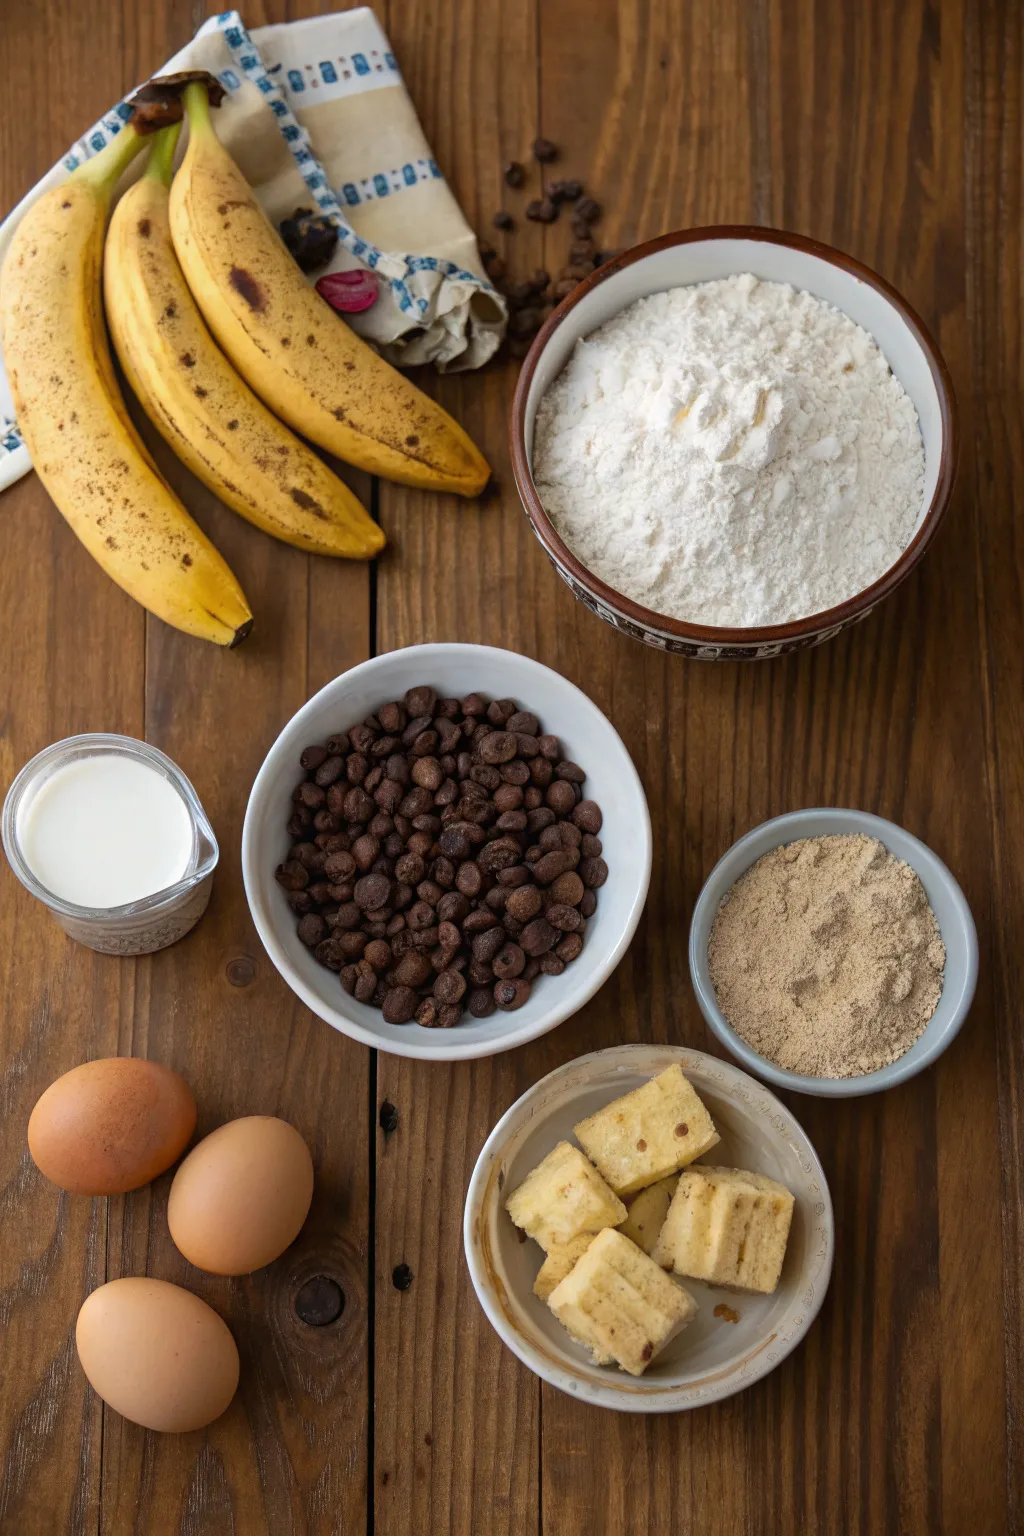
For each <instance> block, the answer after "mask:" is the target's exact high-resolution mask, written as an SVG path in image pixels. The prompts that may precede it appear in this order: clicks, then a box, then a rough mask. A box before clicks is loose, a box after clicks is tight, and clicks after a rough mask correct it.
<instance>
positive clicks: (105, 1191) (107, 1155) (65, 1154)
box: [28, 1056, 196, 1195]
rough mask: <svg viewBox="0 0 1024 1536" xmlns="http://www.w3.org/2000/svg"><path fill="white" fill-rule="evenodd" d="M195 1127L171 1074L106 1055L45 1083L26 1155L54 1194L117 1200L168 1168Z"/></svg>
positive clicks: (188, 1098) (190, 1104)
mask: <svg viewBox="0 0 1024 1536" xmlns="http://www.w3.org/2000/svg"><path fill="white" fill-rule="evenodd" d="M195 1128H196V1101H195V1099H193V1097H192V1094H191V1092H190V1091H189V1088H188V1084H187V1083H186V1082H185V1081H184V1079H182V1078H180V1077H179V1076H178V1074H177V1072H172V1071H171V1069H170V1067H162V1066H160V1065H159V1063H158V1062H155V1061H138V1060H136V1059H135V1058H134V1057H131V1056H108V1057H105V1058H103V1059H102V1060H100V1061H86V1062H83V1064H82V1065H81V1066H80V1067H73V1068H72V1070H71V1071H70V1072H65V1074H64V1076H63V1077H58V1079H57V1081H56V1082H55V1083H51V1084H50V1086H49V1088H47V1090H46V1092H45V1093H44V1094H43V1095H42V1097H41V1098H40V1099H38V1100H37V1101H36V1106H35V1108H34V1109H33V1111H32V1114H31V1116H30V1118H29V1122H28V1149H29V1151H30V1152H31V1154H32V1160H33V1162H34V1163H35V1165H36V1167H37V1168H38V1169H39V1171H40V1173H44V1174H45V1175H46V1177H47V1178H48V1179H50V1180H52V1181H53V1183H54V1184H57V1185H59V1186H60V1188H61V1189H66V1190H69V1191H70V1192H71V1194H73V1195H118V1194H121V1193H123V1191H124V1190H126V1189H138V1188H139V1186H140V1185H141V1184H148V1183H149V1181H150V1179H155V1178H156V1176H157V1174H158V1173H163V1171H164V1169H165V1168H169V1167H170V1166H171V1164H172V1163H173V1162H174V1160H175V1158H178V1157H180V1156H181V1154H182V1152H184V1150H185V1148H186V1147H187V1146H188V1143H189V1138H190V1137H191V1135H192V1132H193V1131H194V1130H195Z"/></svg>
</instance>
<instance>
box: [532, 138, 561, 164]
mask: <svg viewBox="0 0 1024 1536" xmlns="http://www.w3.org/2000/svg"><path fill="white" fill-rule="evenodd" d="M533 158H534V159H535V160H539V161H540V163H541V165H550V164H551V162H552V160H557V159H558V145H557V144H553V143H552V142H551V140H550V139H544V138H537V139H534V141H533Z"/></svg>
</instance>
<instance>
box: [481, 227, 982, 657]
mask: <svg viewBox="0 0 1024 1536" xmlns="http://www.w3.org/2000/svg"><path fill="white" fill-rule="evenodd" d="M710 240H756V241H761V242H763V243H764V244H768V245H779V246H786V247H788V248H790V249H791V250H796V251H802V252H804V253H805V254H806V255H809V256H815V257H818V258H819V259H820V260H822V261H826V262H828V263H829V264H830V265H831V266H834V267H839V268H840V269H841V270H843V271H844V272H847V273H848V274H849V275H850V276H851V277H853V278H856V279H857V280H858V281H859V282H863V283H866V284H868V286H869V287H871V288H874V289H875V291H876V292H877V293H879V294H880V295H881V296H882V298H883V299H885V300H887V301H888V303H889V304H890V305H891V306H892V307H893V309H895V310H896V312H897V313H898V314H899V316H900V317H901V319H902V320H903V321H904V323H905V324H906V326H907V328H908V329H909V330H910V332H911V334H912V335H913V337H914V339H915V341H916V342H917V344H918V346H919V347H920V348H921V351H922V352H923V354H924V357H925V360H926V362H927V364H928V369H929V372H930V373H931V376H932V379H933V381H934V383H935V390H936V394H937V395H938V400H939V416H940V421H941V429H942V430H941V443H940V448H939V472H938V478H937V480H936V482H935V490H934V492H933V494H932V498H931V501H930V502H929V503H928V507H927V510H926V511H925V514H924V517H923V518H922V519H921V523H920V526H919V527H918V529H917V532H916V533H915V534H914V537H913V538H912V539H911V541H910V543H909V544H908V545H907V547H906V549H905V550H904V551H903V552H902V554H901V555H900V556H899V558H898V559H897V560H896V561H895V563H894V564H893V565H891V566H890V567H889V569H888V570H887V571H883V573H882V575H881V576H879V577H878V579H877V580H876V581H873V582H872V583H871V585H870V586H868V587H864V588H863V590H862V591H860V592H856V593H854V595H853V597H849V598H846V599H845V601H843V602H841V603H837V604H836V605H835V606H834V607H832V608H823V609H821V610H820V611H819V612H818V613H812V614H809V615H807V616H805V617H804V618H801V619H791V620H788V621H787V622H786V623H784V624H764V625H759V626H757V627H753V628H749V629H743V628H735V627H726V626H723V625H714V624H694V623H691V622H689V621H688V620H684V619H675V618H672V617H670V616H669V615H668V614H664V613H657V612H655V610H654V609H653V608H645V607H644V606H643V605H642V604H641V603H638V602H636V601H635V600H634V599H633V598H631V597H627V596H626V595H625V594H624V593H622V592H619V591H617V589H616V588H614V587H610V586H608V584H607V583H606V582H604V581H602V580H601V578H600V577H598V576H595V575H594V574H593V572H592V571H590V570H589V568H588V567H587V566H585V565H584V564H583V563H582V561H581V560H580V559H579V558H578V556H577V555H575V554H574V553H573V551H572V550H571V549H570V548H569V546H568V545H567V544H566V543H565V542H564V540H563V539H562V537H561V535H560V534H559V533H558V532H557V530H556V529H555V526H554V524H553V523H552V522H551V520H550V518H549V517H548V515H547V512H546V511H545V509H544V505H543V503H542V501H541V499H540V496H539V495H538V493H537V487H536V485H535V484H534V480H533V472H532V470H531V468H530V463H529V456H528V454H527V451H526V402H527V397H528V395H529V392H530V387H531V385H532V383H533V377H534V374H535V373H536V371H537V365H538V363H539V362H540V359H541V355H542V354H543V352H544V349H545V347H546V346H547V344H548V342H549V341H550V339H551V337H552V335H553V334H554V332H555V331H556V330H557V329H558V327H559V326H560V325H561V324H562V322H563V321H564V320H565V319H566V318H567V317H568V316H569V314H571V312H572V310H573V309H574V308H575V307H576V305H577V304H579V303H580V302H581V300H583V299H584V298H586V296H587V295H588V294H589V293H591V292H593V290H594V289H595V288H596V287H597V286H598V285H599V284H600V283H604V282H607V280H608V279H609V278H610V277H614V276H615V275H616V274H617V273H619V272H621V271H622V270H623V269H624V268H626V267H629V266H632V265H633V264H634V263H635V262H638V261H643V260H645V258H646V257H648V256H653V255H656V254H657V252H659V251H663V250H667V249H669V248H670V247H673V246H678V245H691V244H695V243H697V242H700V241H710ZM509 447H510V452H511V457H512V473H513V476H514V478H515V482H516V488H517V490H518V491H519V498H520V500H521V501H522V503H523V507H524V509H525V511H526V516H527V519H528V520H529V522H530V525H531V527H532V528H533V531H534V533H535V534H536V535H537V538H538V539H539V540H540V543H541V545H542V546H543V548H544V549H545V551H546V552H547V554H548V555H549V557H550V558H551V559H552V560H553V561H554V563H555V564H556V565H557V566H559V567H561V568H562V569H564V570H566V571H568V572H569V574H570V575H571V576H572V577H573V579H574V581H576V582H577V583H578V584H579V585H580V586H582V587H584V588H586V589H587V590H588V591H590V592H591V593H593V595H594V596H595V597H597V598H599V599H600V600H601V602H603V603H604V604H605V605H606V606H607V607H609V608H611V609H612V610H613V611H615V612H618V613H620V614H623V615H624V616H626V617H627V618H629V619H631V620H632V621H633V622H634V623H635V624H638V625H640V626H641V627H642V628H644V629H648V630H653V631H655V632H656V633H659V634H665V635H672V636H674V637H675V638H677V639H680V640H686V641H689V642H690V643H691V644H693V645H698V646H702V647H705V646H707V647H712V646H716V645H717V646H730V645H732V646H737V645H739V646H751V645H758V646H771V645H779V644H785V643H786V642H787V641H794V640H803V639H807V638H809V637H812V636H814V635H817V634H819V633H820V632H821V631H823V630H832V629H841V628H843V627H844V626H845V625H847V624H848V623H850V622H851V621H852V620H853V619H856V618H859V617H861V616H864V615H866V614H867V613H868V612H869V611H870V610H871V609H872V608H874V607H875V605H876V604H877V603H879V602H881V601H882V599H883V598H886V597H888V596H889V594H890V593H891V592H893V591H895V589H896V588H897V587H898V586H899V585H900V583H901V582H902V581H904V580H905V579H906V577H907V576H909V575H910V572H911V571H912V570H913V569H914V567H915V566H916V565H917V563H918V561H919V560H920V559H921V558H922V556H923V555H924V553H925V551H926V549H927V548H928V546H929V544H930V543H931V542H932V539H933V538H934V537H935V534H936V531H937V529H938V526H939V523H940V522H941V520H942V516H943V514H944V513H945V511H946V508H947V506H948V505H949V501H950V498H951V496H952V493H953V484H954V481H955V479H956V471H957V462H958V457H959V425H958V416H957V405H956V395H955V393H954V390H953V380H952V378H951V376H950V372H949V369H948V367H947V366H946V362H945V359H944V358H943V356H942V353H941V352H940V351H939V348H938V345H937V344H936V342H935V341H934V339H933V337H932V335H931V333H930V331H929V330H928V327H927V326H926V325H925V323H924V321H923V320H922V319H921V317H920V315H918V313H917V311H916V310H915V309H913V308H912V306H911V305H910V304H908V303H907V301H906V299H905V298H903V296H902V294H900V293H899V292H897V290H896V289H895V288H894V287H893V286H892V284H891V283H888V282H886V280H885V278H884V277H881V276H880V275H879V274H878V273H877V272H875V271H874V270H873V269H872V268H871V267H868V266H865V264H864V263H863V262H861V261H858V260H857V259H856V258H855V257H853V256H848V255H847V254H846V252H845V251H840V250H837V249H836V248H835V247H834V246H831V245H825V244H824V243H823V242H822V241H820V240H812V239H810V238H809V237H807V236H806V235H797V234H793V233H791V232H790V231H788V230H782V229H772V228H767V227H763V226H760V225H756V224H709V225H705V226H698V227H696V228H693V229H680V230H673V231H671V232H670V233H669V234H665V235H659V236H658V237H657V238H656V239H654V240H645V241H644V242H642V243H641V244H640V245H634V246H631V247H630V248H629V249H628V250H625V251H623V252H621V254H620V255H618V256H616V257H614V258H613V259H612V260H611V261H607V262H605V263H604V265H603V266H600V267H598V268H597V269H596V271H594V272H592V273H591V274H590V276H589V277H586V278H584V279H583V281H582V282H581V283H579V284H578V285H577V286H576V287H575V288H574V289H573V291H572V292H571V293H570V294H569V295H568V296H567V297H566V298H564V299H563V300H562V302H561V303H560V304H559V305H558V306H557V308H556V309H554V310H552V312H551V314H550V315H549V316H548V318H547V320H546V321H545V322H544V324H543V325H542V326H541V328H540V330H539V331H538V333H537V335H536V337H535V338H534V341H533V344H532V346H531V347H530V350H529V352H528V353H527V354H526V357H525V359H524V361H523V365H522V368H521V369H520V372H519V378H518V380H517V382H516V388H515V394H514V396H513V399H512V410H511V413H510V416H509Z"/></svg>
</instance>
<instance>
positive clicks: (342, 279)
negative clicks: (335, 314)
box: [316, 267, 379, 315]
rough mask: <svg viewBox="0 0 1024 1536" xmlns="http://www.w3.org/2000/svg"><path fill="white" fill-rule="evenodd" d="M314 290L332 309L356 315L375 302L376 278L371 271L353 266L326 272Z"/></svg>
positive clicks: (376, 293)
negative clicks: (345, 269) (348, 269)
mask: <svg viewBox="0 0 1024 1536" xmlns="http://www.w3.org/2000/svg"><path fill="white" fill-rule="evenodd" d="M316 291H317V293H318V294H319V295H320V297H321V298H322V299H326V300H327V302H328V304H329V305H330V306H331V308H332V309H336V310H338V311H339V312H340V313H341V314H343V315H358V314H361V313H362V311H363V310H364V309H370V308H371V307H372V305H374V304H376V302H377V295H378V291H379V290H378V287H377V279H376V277H375V276H374V274H373V273H372V272H366V271H364V270H362V269H361V268H358V267H355V268H353V269H352V270H351V271H349V272H328V274H327V276H326V277H321V278H320V279H319V281H318V282H317V285H316Z"/></svg>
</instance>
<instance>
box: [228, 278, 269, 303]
mask: <svg viewBox="0 0 1024 1536" xmlns="http://www.w3.org/2000/svg"><path fill="white" fill-rule="evenodd" d="M228 281H229V282H230V284H231V286H232V288H233V289H234V290H235V292H236V293H237V294H238V295H239V296H240V297H241V298H243V299H244V300H245V302H246V303H247V304H248V306H249V308H250V309H253V310H255V311H256V313H257V314H259V313H260V311H261V310H264V309H266V307H267V296H266V294H265V293H264V291H263V289H262V287H261V286H260V284H259V283H258V282H257V281H256V279H255V278H254V277H253V275H252V273H251V272H247V271H246V270H245V268H244V267H232V268H231V271H230V272H229V273H228Z"/></svg>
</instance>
